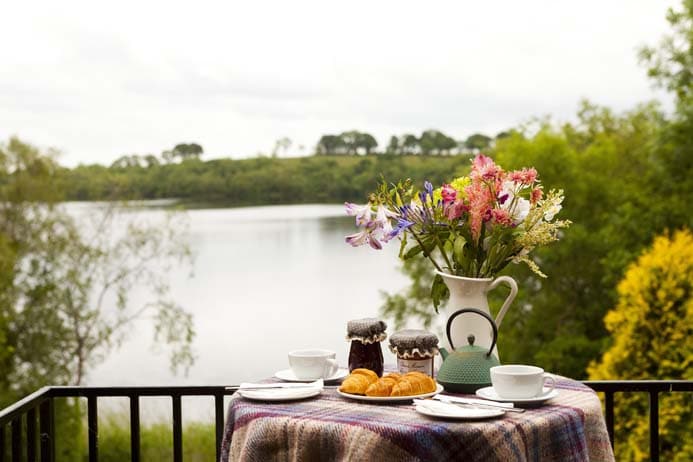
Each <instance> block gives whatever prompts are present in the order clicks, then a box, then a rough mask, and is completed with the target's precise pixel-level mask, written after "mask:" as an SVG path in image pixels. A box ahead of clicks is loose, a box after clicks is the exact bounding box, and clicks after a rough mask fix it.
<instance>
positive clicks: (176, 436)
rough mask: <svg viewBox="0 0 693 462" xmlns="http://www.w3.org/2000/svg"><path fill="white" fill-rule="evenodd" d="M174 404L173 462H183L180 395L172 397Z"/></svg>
mask: <svg viewBox="0 0 693 462" xmlns="http://www.w3.org/2000/svg"><path fill="white" fill-rule="evenodd" d="M171 399H172V404H173V462H183V422H182V420H183V413H182V411H181V403H180V395H179V394H175V395H172V396H171Z"/></svg>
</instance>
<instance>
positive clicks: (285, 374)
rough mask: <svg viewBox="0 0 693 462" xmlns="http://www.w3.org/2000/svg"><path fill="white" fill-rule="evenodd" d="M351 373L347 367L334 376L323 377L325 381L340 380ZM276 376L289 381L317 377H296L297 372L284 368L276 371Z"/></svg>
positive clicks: (305, 380) (306, 380)
mask: <svg viewBox="0 0 693 462" xmlns="http://www.w3.org/2000/svg"><path fill="white" fill-rule="evenodd" d="M347 375H349V371H348V370H347V369H337V372H336V373H335V374H334V375H333V376H332V377H327V378H325V379H323V380H324V381H325V382H330V381H333V380H339V379H343V378H344V377H346V376H347ZM274 376H275V377H276V378H278V379H281V380H285V381H287V382H312V381H313V380H315V379H299V378H298V377H296V374H294V371H292V370H291V369H284V370H283V371H278V372H275V374H274Z"/></svg>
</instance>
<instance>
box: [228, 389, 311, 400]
mask: <svg viewBox="0 0 693 462" xmlns="http://www.w3.org/2000/svg"><path fill="white" fill-rule="evenodd" d="M237 393H238V394H240V395H241V396H242V397H244V398H248V399H254V400H258V401H292V400H296V399H304V398H311V397H313V396H317V395H319V394H320V393H322V387H310V388H272V389H268V390H242V389H241V390H238V392H237Z"/></svg>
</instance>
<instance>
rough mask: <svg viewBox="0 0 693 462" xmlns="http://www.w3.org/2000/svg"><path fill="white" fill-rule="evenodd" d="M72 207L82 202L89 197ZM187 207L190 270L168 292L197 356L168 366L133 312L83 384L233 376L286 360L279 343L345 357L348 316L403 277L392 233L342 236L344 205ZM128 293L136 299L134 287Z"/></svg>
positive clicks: (228, 379)
mask: <svg viewBox="0 0 693 462" xmlns="http://www.w3.org/2000/svg"><path fill="white" fill-rule="evenodd" d="M71 207H72V209H73V210H75V208H76V207H78V208H79V210H81V211H88V210H89V208H90V207H94V205H91V204H79V206H77V205H75V204H73V205H72V206H71ZM139 213H141V214H142V218H143V219H146V220H149V221H151V220H156V219H159V218H160V217H162V216H163V214H164V212H163V211H162V210H160V209H156V208H145V209H143V210H142V211H141V212H139ZM186 213H187V214H188V216H189V220H190V231H191V240H190V244H191V247H192V250H193V252H194V254H195V263H194V268H193V272H194V276H193V277H192V278H190V277H189V273H190V268H189V267H181V268H178V269H175V270H174V271H173V272H171V273H170V275H169V276H170V281H171V285H172V289H171V295H172V297H173V299H174V300H176V301H177V302H178V303H180V304H181V305H182V306H183V307H184V308H185V309H186V310H188V311H189V312H191V313H192V314H193V316H194V324H195V330H196V332H197V335H196V337H195V341H194V351H195V355H196V361H195V364H194V365H193V366H192V367H191V368H190V370H189V373H188V375H187V376H183V375H173V374H172V373H171V371H170V370H169V360H168V356H167V354H166V352H165V351H161V348H153V346H152V345H153V329H152V324H151V322H150V321H148V320H141V321H139V322H137V323H136V324H135V325H134V326H132V328H131V329H129V333H128V338H127V340H126V342H125V343H124V344H123V345H122V347H121V348H120V349H119V350H116V351H114V352H113V353H112V354H110V355H109V356H108V357H107V358H106V360H105V361H103V362H102V363H100V364H99V365H98V366H97V367H95V368H93V369H92V370H91V372H90V373H89V375H88V377H87V379H86V384H87V385H160V386H167V385H227V384H236V383H239V382H241V381H251V380H257V379H262V378H266V377H270V376H272V375H274V373H275V372H276V371H279V370H282V369H286V368H288V359H287V352H288V351H290V350H293V349H299V348H327V349H331V350H334V351H335V352H336V353H337V360H338V362H339V363H340V364H341V365H342V366H346V364H347V357H348V351H349V343H348V342H347V341H346V340H345V335H346V324H347V321H349V320H350V319H356V318H363V317H377V316H378V310H379V308H380V306H381V305H382V302H383V296H382V294H381V292H382V291H386V292H395V291H399V290H401V289H403V288H405V287H406V286H407V278H406V277H405V276H404V275H403V274H402V273H401V272H400V271H399V261H398V258H397V252H398V250H399V243H398V242H394V241H393V242H391V243H390V244H389V245H385V246H384V249H383V250H381V251H375V250H373V249H371V248H370V247H367V246H365V247H360V248H352V247H351V246H349V245H347V244H346V243H345V242H344V236H345V235H347V234H350V233H353V232H355V231H356V228H355V225H354V219H353V218H352V217H346V216H345V214H344V207H343V206H342V205H290V206H267V207H244V208H222V209H220V208H217V209H195V210H189V211H187V212H186ZM131 297H132V300H131V301H132V302H134V303H141V302H143V301H144V300H143V299H139V297H141V295H140V294H139V293H138V292H137V291H135V292H133V293H132V296H131ZM393 332H394V329H393V328H392V327H389V328H388V333H389V334H392V333H393ZM384 343H387V342H384ZM383 353H384V356H385V361H386V363H387V362H389V363H394V362H395V359H394V357H393V355H392V354H391V353H390V352H389V350H388V349H387V347H386V345H383Z"/></svg>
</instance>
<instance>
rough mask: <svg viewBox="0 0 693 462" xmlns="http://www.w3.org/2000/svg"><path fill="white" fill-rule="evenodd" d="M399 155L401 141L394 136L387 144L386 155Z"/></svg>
mask: <svg viewBox="0 0 693 462" xmlns="http://www.w3.org/2000/svg"><path fill="white" fill-rule="evenodd" d="M399 153H400V149H399V139H398V138H397V137H396V136H394V135H393V136H391V137H390V142H389V143H388V144H387V148H385V154H392V155H395V154H399Z"/></svg>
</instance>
